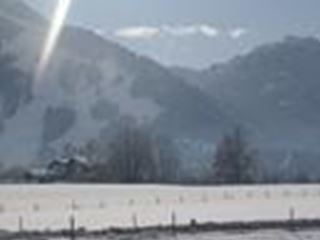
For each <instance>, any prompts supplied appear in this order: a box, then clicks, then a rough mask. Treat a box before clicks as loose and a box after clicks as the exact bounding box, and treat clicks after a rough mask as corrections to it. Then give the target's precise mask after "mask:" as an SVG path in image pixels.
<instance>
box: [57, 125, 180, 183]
mask: <svg viewBox="0 0 320 240" xmlns="http://www.w3.org/2000/svg"><path fill="white" fill-rule="evenodd" d="M74 154H80V155H82V156H85V157H86V158H87V159H88V160H89V162H90V170H89V171H88V172H87V173H86V174H85V175H84V176H79V177H78V179H79V180H83V181H90V182H116V183H160V182H161V183H173V182H177V181H178V175H179V169H180V167H179V165H180V161H179V158H178V154H177V153H176V151H175V148H174V145H173V143H172V141H171V140H170V139H169V138H167V137H164V136H160V135H157V134H154V133H153V132H152V131H150V130H149V129H148V128H145V127H141V126H138V125H133V124H122V125H121V127H119V128H118V129H117V130H116V131H115V133H114V134H113V136H112V137H111V138H109V139H104V138H101V139H99V140H91V141H89V142H88V143H87V144H85V145H84V146H81V147H78V148H77V147H74V146H72V145H67V146H66V147H65V149H64V153H63V156H64V157H70V156H72V155H74Z"/></svg>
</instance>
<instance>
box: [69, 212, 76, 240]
mask: <svg viewBox="0 0 320 240" xmlns="http://www.w3.org/2000/svg"><path fill="white" fill-rule="evenodd" d="M70 240H76V219H75V216H74V215H72V216H71V217H70Z"/></svg>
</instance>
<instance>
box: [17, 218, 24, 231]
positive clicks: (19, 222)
mask: <svg viewBox="0 0 320 240" xmlns="http://www.w3.org/2000/svg"><path fill="white" fill-rule="evenodd" d="M18 230H19V233H22V232H23V230H24V229H23V218H22V217H21V216H20V217H19V219H18Z"/></svg>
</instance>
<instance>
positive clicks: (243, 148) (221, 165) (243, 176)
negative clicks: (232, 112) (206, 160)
mask: <svg viewBox="0 0 320 240" xmlns="http://www.w3.org/2000/svg"><path fill="white" fill-rule="evenodd" d="M257 163H258V162H257V154H256V151H255V150H253V149H252V147H251V146H250V144H249V143H248V142H247V140H246V137H245V135H244V131H243V129H242V128H236V129H235V130H234V131H233V132H232V133H231V134H227V135H226V136H224V138H223V139H222V141H221V142H220V143H219V144H218V146H217V150H216V154H215V161H214V164H213V172H214V174H213V178H214V182H215V183H220V184H241V183H253V182H256V181H258V165H257Z"/></svg>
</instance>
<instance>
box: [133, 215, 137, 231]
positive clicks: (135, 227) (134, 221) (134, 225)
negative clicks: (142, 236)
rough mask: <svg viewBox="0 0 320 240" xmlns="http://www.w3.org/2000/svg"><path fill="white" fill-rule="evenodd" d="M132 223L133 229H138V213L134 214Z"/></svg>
mask: <svg viewBox="0 0 320 240" xmlns="http://www.w3.org/2000/svg"><path fill="white" fill-rule="evenodd" d="M132 224H133V229H134V230H138V216H137V214H136V213H134V214H132Z"/></svg>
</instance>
